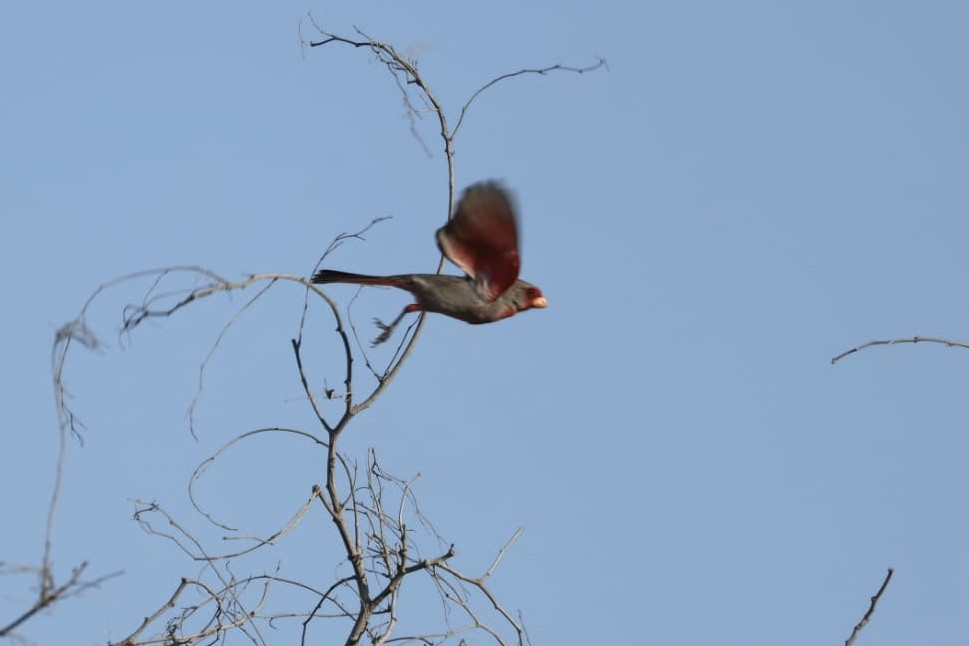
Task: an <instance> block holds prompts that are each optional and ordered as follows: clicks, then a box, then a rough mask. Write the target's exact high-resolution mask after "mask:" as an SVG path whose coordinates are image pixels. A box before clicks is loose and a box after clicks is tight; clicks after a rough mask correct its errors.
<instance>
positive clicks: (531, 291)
mask: <svg viewBox="0 0 969 646" xmlns="http://www.w3.org/2000/svg"><path fill="white" fill-rule="evenodd" d="M525 294H526V295H527V296H528V297H529V298H535V297H536V296H538V290H537V289H535V288H534V287H529V288H528V289H526V290H525Z"/></svg>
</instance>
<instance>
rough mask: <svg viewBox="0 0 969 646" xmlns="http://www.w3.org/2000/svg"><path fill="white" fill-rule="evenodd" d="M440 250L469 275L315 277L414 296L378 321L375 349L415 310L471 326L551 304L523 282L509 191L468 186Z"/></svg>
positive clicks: (492, 185) (491, 183)
mask: <svg viewBox="0 0 969 646" xmlns="http://www.w3.org/2000/svg"><path fill="white" fill-rule="evenodd" d="M435 237H436V239H437V246H438V248H439V249H440V250H441V253H442V254H444V255H445V256H446V257H447V259H448V260H450V261H451V262H453V263H454V264H455V265H457V266H458V267H459V268H460V269H462V270H463V271H464V273H465V275H464V276H453V275H448V274H396V275H393V276H369V275H366V274H354V273H350V272H346V271H337V270H334V269H321V270H320V271H317V272H316V273H315V274H313V276H312V277H311V279H310V280H311V282H313V283H318V284H328V283H349V284H353V285H382V286H387V287H396V288H397V289H403V290H406V291H408V292H410V293H411V294H413V295H414V299H415V301H416V302H415V303H411V304H410V305H407V306H406V307H405V308H404V310H403V311H402V312H401V313H400V314H399V315H398V316H397V318H396V319H394V321H393V322H392V323H390V324H389V325H388V324H386V323H384V322H382V321H381V320H380V319H374V323H375V324H376V325H377V327H379V328H380V330H381V333H380V335H379V336H378V337H377V338H376V339H374V341H373V343H372V345H373V346H377V345H379V344H381V343H383V342H385V341H387V340H388V339H389V338H390V337H391V335H392V334H393V331H394V328H395V327H397V325H398V324H399V323H400V321H401V320H402V319H403V318H404V317H405V316H406V315H407V314H410V313H412V312H434V313H437V314H444V315H445V316H450V317H452V318H455V319H459V320H461V321H465V322H467V323H472V324H481V323H493V322H494V321H500V320H502V319H506V318H508V317H510V316H514V315H515V314H517V313H519V312H524V311H525V310H529V309H532V308H539V309H541V308H545V307H547V306H548V300H547V299H546V298H545V296H544V295H543V294H542V290H540V289H539V288H538V287H536V286H535V285H532V284H531V283H527V282H525V281H524V280H519V279H518V273H519V270H520V269H521V256H520V255H519V252H518V218H517V216H516V215H515V206H514V203H513V200H512V198H511V196H510V195H509V194H508V191H507V190H506V189H505V188H504V187H503V186H502V185H501V184H500V183H499V182H497V181H495V180H488V181H484V182H479V183H477V184H472V185H471V186H469V187H467V188H466V189H465V191H464V193H463V194H462V195H461V199H460V200H458V204H457V207H456V208H455V209H454V217H452V218H451V219H450V220H449V221H448V223H447V224H445V225H444V226H443V227H441V228H440V229H438V230H437V234H436V236H435Z"/></svg>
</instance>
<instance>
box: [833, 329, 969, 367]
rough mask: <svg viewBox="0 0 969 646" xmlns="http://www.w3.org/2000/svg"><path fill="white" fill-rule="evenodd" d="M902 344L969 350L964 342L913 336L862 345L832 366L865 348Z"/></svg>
mask: <svg viewBox="0 0 969 646" xmlns="http://www.w3.org/2000/svg"><path fill="white" fill-rule="evenodd" d="M900 343H939V344H941V345H946V346H949V347H950V348H963V349H966V350H969V343H964V342H962V341H952V340H950V339H940V338H936V337H931V336H913V337H912V338H906V339H883V340H878V341H869V342H868V343H862V344H861V345H859V346H856V347H854V348H851V349H850V350H846V351H845V352H842V353H841V354H839V355H838V356H836V357H834V358H833V359H831V364H832V365H834V364H836V363H838V362H839V361H841V360H842V359H844V358H845V357H847V356H848V355H849V354H854V353H855V352H860V351H861V350H864V349H865V348H870V347H872V346H876V345H898V344H900Z"/></svg>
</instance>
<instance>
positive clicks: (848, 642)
mask: <svg viewBox="0 0 969 646" xmlns="http://www.w3.org/2000/svg"><path fill="white" fill-rule="evenodd" d="M894 573H895V570H893V569H892V568H888V574H886V575H885V580H884V581H882V585H881V587H880V588H878V592H876V593H875V596H873V597H872V598H871V604H870V605H869V606H868V612H866V613H865V616H864V617H862V618H861V621H859V622H858V623H857V624H856V625H855V628H854V630H852V631H851V636H850V637H848V639H847V640H845V646H851V645H852V644H854V643H855V638H856V637H858V634H859V633H860V632H861V630H862V628H864V627H865V626H866V625H867V624H868V621H869V620H870V619H871V616H872V615H873V614H875V606H876V605H877V604H878V600H879V599H881V598H882V593H883V592H885V588H887V587H888V582H889V581H891V580H892V575H893V574H894Z"/></svg>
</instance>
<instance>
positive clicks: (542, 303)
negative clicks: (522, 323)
mask: <svg viewBox="0 0 969 646" xmlns="http://www.w3.org/2000/svg"><path fill="white" fill-rule="evenodd" d="M532 307H537V308H539V309H542V308H544V307H548V300H547V299H546V298H545V297H544V296H539V297H538V298H536V299H533V300H532Z"/></svg>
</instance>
